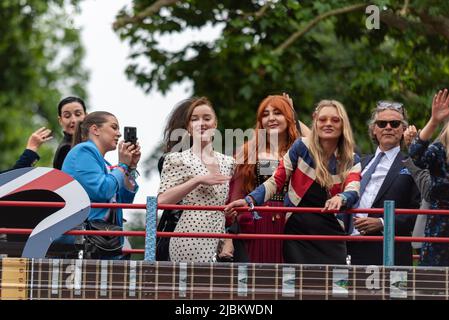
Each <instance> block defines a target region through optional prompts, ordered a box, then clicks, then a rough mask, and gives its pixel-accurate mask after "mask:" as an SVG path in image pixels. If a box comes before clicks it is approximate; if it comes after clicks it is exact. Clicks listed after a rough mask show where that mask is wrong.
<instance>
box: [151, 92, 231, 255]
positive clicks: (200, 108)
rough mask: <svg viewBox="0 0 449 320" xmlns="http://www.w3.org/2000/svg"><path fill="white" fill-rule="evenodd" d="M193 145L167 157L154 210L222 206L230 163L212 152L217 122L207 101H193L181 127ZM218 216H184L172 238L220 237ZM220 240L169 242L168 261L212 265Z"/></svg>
mask: <svg viewBox="0 0 449 320" xmlns="http://www.w3.org/2000/svg"><path fill="white" fill-rule="evenodd" d="M186 122H187V123H186V127H187V128H188V133H189V134H190V136H191V137H192V139H193V145H192V147H191V148H190V149H188V150H186V151H183V152H173V153H170V154H168V155H167V156H166V158H165V161H164V166H163V168H162V174H161V184H160V187H159V192H158V194H159V196H158V203H159V204H176V203H179V202H180V201H181V203H182V204H184V205H208V206H218V205H224V204H225V202H226V199H227V197H228V192H229V180H230V178H231V176H232V174H233V172H234V159H233V158H232V157H228V156H225V155H223V154H221V153H219V152H215V151H214V150H213V146H212V137H213V132H214V130H215V129H216V128H217V117H216V114H215V111H214V109H213V107H212V104H211V103H210V101H209V100H208V99H207V98H204V97H202V98H197V99H193V102H192V104H191V105H190V110H189V112H188V117H187V121H186ZM224 226H225V216H224V213H223V212H221V211H200V210H184V212H183V214H182V216H181V218H180V220H179V222H178V224H177V226H176V229H175V232H206V233H224V232H225V230H224ZM218 243H219V239H207V238H172V239H171V240H170V248H169V251H170V260H171V261H175V262H181V261H189V262H214V261H216V256H217V248H218Z"/></svg>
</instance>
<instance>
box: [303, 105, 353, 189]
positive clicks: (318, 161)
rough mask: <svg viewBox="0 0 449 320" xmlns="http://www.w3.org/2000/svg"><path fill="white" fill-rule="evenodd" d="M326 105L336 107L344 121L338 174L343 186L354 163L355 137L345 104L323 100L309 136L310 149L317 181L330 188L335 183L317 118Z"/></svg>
mask: <svg viewBox="0 0 449 320" xmlns="http://www.w3.org/2000/svg"><path fill="white" fill-rule="evenodd" d="M324 107H334V108H335V109H337V113H338V115H339V116H340V118H341V120H342V122H343V128H342V133H341V136H340V138H339V140H338V145H337V175H338V176H339V177H340V179H341V183H342V188H343V182H344V181H345V179H346V177H347V175H348V173H349V171H350V170H351V168H352V167H353V165H354V137H353V134H352V129H351V124H350V123H349V117H348V114H347V113H346V110H345V107H344V106H343V104H341V103H340V102H338V101H336V100H321V101H320V102H319V103H318V105H317V106H316V108H315V112H314V117H313V124H312V133H311V135H310V138H309V141H310V142H309V151H310V153H311V155H312V158H313V160H314V162H315V172H316V181H317V182H318V183H319V184H320V185H321V186H322V187H325V188H326V189H328V190H330V189H331V188H332V186H333V185H334V181H333V180H332V175H331V173H330V172H329V170H328V166H327V162H326V161H325V154H324V150H323V148H322V146H321V144H320V139H319V136H318V132H317V124H316V123H317V118H318V114H319V112H320V110H321V109H322V108H324Z"/></svg>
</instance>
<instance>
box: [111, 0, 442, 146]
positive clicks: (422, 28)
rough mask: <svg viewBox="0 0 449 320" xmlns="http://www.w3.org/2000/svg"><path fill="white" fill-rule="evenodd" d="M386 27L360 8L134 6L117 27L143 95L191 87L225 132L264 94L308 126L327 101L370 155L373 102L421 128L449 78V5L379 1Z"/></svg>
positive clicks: (261, 0) (201, 2)
mask: <svg viewBox="0 0 449 320" xmlns="http://www.w3.org/2000/svg"><path fill="white" fill-rule="evenodd" d="M372 4H374V5H376V6H378V8H380V11H379V12H380V14H379V18H380V28H379V29H372V30H369V29H368V28H367V26H366V21H367V18H369V16H370V13H368V14H367V13H366V12H365V10H366V7H367V5H368V4H367V3H366V2H364V1H358V2H357V1H349V0H329V1H312V0H309V1H307V0H305V1H297V0H279V1H274V0H273V1H269V0H251V1H250V0H247V1H234V0H224V1H210V0H186V1H176V0H158V1H151V0H134V1H133V4H132V6H131V7H130V8H124V9H123V10H121V11H120V12H119V14H118V15H117V19H116V22H115V24H114V28H115V30H116V31H117V32H118V34H119V35H120V36H121V38H122V39H123V40H125V41H127V42H129V44H130V45H131V48H132V52H131V55H130V57H131V58H132V62H131V63H130V65H129V66H128V68H127V74H128V76H129V77H130V78H131V79H133V80H134V81H135V82H136V83H137V84H138V85H140V86H141V87H142V88H143V89H144V90H145V91H150V90H152V89H158V90H161V91H162V92H167V90H168V89H169V88H170V86H171V85H172V84H174V83H179V82H181V81H183V80H186V79H188V80H191V81H192V82H193V92H194V94H195V95H206V96H208V97H209V98H210V99H211V100H212V101H213V103H214V105H215V107H216V108H217V111H218V117H219V122H220V123H219V124H220V128H221V129H223V128H249V127H251V126H253V125H254V122H255V110H256V109H257V106H258V104H259V102H260V101H261V100H262V99H263V98H264V97H265V96H266V95H268V94H273V93H281V92H288V93H289V94H290V95H291V96H292V97H293V99H294V102H295V107H296V109H297V111H298V113H299V116H300V118H301V119H303V120H304V121H305V122H306V123H310V117H311V114H312V112H313V109H314V105H315V104H316V103H317V102H318V101H319V100H320V99H325V98H334V99H337V100H339V101H341V102H343V104H344V105H345V106H346V107H347V109H348V110H349V114H350V117H351V122H352V125H353V129H354V130H355V132H356V140H357V143H358V145H359V147H360V149H361V150H362V151H364V152H368V151H371V150H372V148H373V147H372V144H371V142H370V141H369V138H368V135H367V125H366V124H367V120H368V118H369V116H370V110H371V109H372V108H373V107H374V106H375V103H376V101H377V100H381V99H393V100H397V101H401V102H403V103H404V104H405V106H406V108H407V110H408V113H409V116H410V118H411V122H412V123H414V124H416V125H417V126H418V127H422V126H423V125H424V122H425V119H426V118H427V116H428V114H429V110H430V101H431V96H432V95H433V94H434V92H435V91H436V90H437V89H440V88H442V87H444V86H447V85H448V84H447V79H448V76H449V56H448V52H449V2H448V1H427V0H405V1H397V0H378V1H372ZM211 26H212V27H215V28H219V29H220V30H221V34H220V36H219V37H218V38H216V39H213V40H210V41H200V40H196V41H192V42H190V43H188V44H187V45H186V46H185V47H183V48H182V49H180V50H176V51H169V50H167V49H165V48H164V47H163V46H162V45H161V42H162V40H163V39H164V36H167V35H173V34H175V35H182V34H183V32H184V31H185V30H186V29H194V30H199V29H201V28H204V27H211Z"/></svg>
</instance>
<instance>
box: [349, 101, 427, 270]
mask: <svg viewBox="0 0 449 320" xmlns="http://www.w3.org/2000/svg"><path fill="white" fill-rule="evenodd" d="M406 126H407V119H406V113H405V110H404V108H403V107H402V104H399V103H397V102H388V101H381V102H379V103H378V105H377V108H376V110H375V111H374V112H373V114H372V117H371V121H370V124H369V133H370V136H371V138H372V139H373V141H374V142H376V144H377V145H378V147H377V150H376V153H375V154H374V155H370V156H367V157H364V158H363V159H362V180H361V182H360V201H359V203H358V204H357V206H356V207H358V208H383V206H384V201H385V200H393V201H395V207H396V208H401V209H410V208H413V209H415V208H419V204H420V195H419V191H418V188H417V186H416V184H415V182H414V181H413V178H412V176H411V174H410V172H409V171H408V169H407V168H406V167H405V165H404V163H403V162H402V161H403V160H404V158H405V156H404V155H403V154H402V153H401V151H400V149H401V141H402V139H403V133H404V130H405V129H406ZM415 220H416V215H403V214H401V215H396V217H395V232H396V235H397V236H411V234H412V231H413V227H414V224H415ZM351 222H352V223H353V225H351V223H349V226H348V229H349V230H348V231H349V233H350V234H352V235H362V236H365V235H366V236H381V235H382V234H383V227H384V221H383V215H382V214H364V213H357V214H354V215H353V220H352V221H351ZM347 245H348V254H349V255H350V256H351V264H353V265H370V264H374V265H381V264H383V244H382V242H355V241H348V242H347ZM412 262H413V258H412V246H411V243H410V242H396V244H395V265H412Z"/></svg>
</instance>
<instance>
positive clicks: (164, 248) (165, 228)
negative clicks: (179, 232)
mask: <svg viewBox="0 0 449 320" xmlns="http://www.w3.org/2000/svg"><path fill="white" fill-rule="evenodd" d="M181 215H182V210H164V211H163V212H162V216H161V220H160V221H159V223H158V225H157V231H162V232H173V231H175V228H176V225H177V224H178V221H179V219H180V218H181ZM169 246H170V238H169V237H168V238H165V237H164V238H157V240H156V260H157V261H170V253H169Z"/></svg>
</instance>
